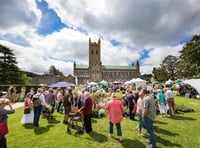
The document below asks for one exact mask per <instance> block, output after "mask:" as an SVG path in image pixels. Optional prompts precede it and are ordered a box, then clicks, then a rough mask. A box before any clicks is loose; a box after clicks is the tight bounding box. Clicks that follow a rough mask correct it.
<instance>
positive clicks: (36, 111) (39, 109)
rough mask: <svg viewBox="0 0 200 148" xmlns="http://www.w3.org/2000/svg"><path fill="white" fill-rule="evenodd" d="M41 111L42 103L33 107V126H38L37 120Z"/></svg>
mask: <svg viewBox="0 0 200 148" xmlns="http://www.w3.org/2000/svg"><path fill="white" fill-rule="evenodd" d="M41 111H42V105H40V106H36V107H34V117H33V125H34V126H39V124H38V122H39V119H40V114H41Z"/></svg>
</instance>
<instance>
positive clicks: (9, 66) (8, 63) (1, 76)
mask: <svg viewBox="0 0 200 148" xmlns="http://www.w3.org/2000/svg"><path fill="white" fill-rule="evenodd" d="M21 76H22V73H21V71H20V70H19V68H18V67H17V61H16V57H15V56H14V54H13V53H12V50H11V49H9V48H7V47H5V46H3V45H0V84H22V83H23V79H22V77H21Z"/></svg>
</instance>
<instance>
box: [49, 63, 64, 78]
mask: <svg viewBox="0 0 200 148" xmlns="http://www.w3.org/2000/svg"><path fill="white" fill-rule="evenodd" d="M48 73H49V74H53V75H60V76H64V74H63V73H62V72H60V71H59V70H58V69H56V67H55V66H54V65H51V66H50V68H49V71H48Z"/></svg>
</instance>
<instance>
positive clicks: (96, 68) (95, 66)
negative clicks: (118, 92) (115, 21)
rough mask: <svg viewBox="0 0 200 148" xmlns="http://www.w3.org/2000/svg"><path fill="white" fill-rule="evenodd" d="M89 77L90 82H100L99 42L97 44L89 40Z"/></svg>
mask: <svg viewBox="0 0 200 148" xmlns="http://www.w3.org/2000/svg"><path fill="white" fill-rule="evenodd" d="M89 75H90V82H92V81H94V82H99V81H101V80H102V63H101V40H100V39H99V40H98V43H96V42H93V43H92V42H91V39H90V38H89Z"/></svg>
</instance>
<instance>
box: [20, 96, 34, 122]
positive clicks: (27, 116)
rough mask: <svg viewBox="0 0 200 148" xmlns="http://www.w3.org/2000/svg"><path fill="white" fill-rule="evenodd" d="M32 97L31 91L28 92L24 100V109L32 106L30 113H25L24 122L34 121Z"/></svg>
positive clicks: (22, 120)
mask: <svg viewBox="0 0 200 148" xmlns="http://www.w3.org/2000/svg"><path fill="white" fill-rule="evenodd" d="M31 97H32V94H31V93H27V94H26V97H25V100H24V109H25V108H30V113H28V114H23V117H22V119H21V123H22V124H28V123H33V116H34V112H33V104H32V101H31Z"/></svg>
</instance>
